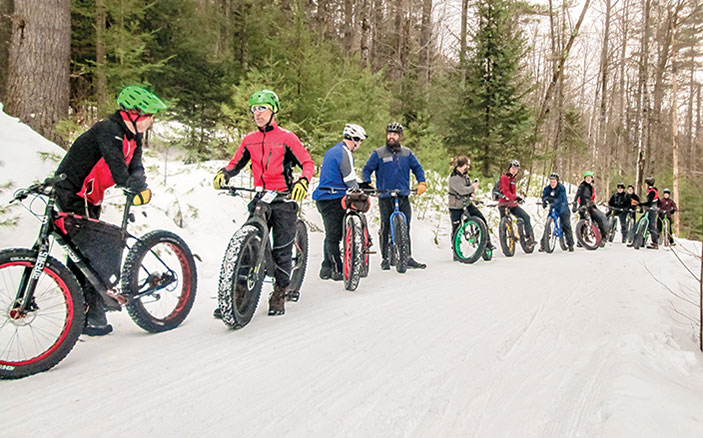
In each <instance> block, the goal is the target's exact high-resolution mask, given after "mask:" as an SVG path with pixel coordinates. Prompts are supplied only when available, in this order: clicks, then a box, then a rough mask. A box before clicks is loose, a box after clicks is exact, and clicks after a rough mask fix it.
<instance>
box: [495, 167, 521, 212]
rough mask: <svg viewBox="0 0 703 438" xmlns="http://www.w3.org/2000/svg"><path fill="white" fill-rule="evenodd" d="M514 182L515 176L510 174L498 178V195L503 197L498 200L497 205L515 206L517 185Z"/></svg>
mask: <svg viewBox="0 0 703 438" xmlns="http://www.w3.org/2000/svg"><path fill="white" fill-rule="evenodd" d="M515 181H516V178H515V176H514V175H511V174H510V172H508V173H505V174H504V175H503V176H501V177H500V182H499V190H500V193H502V194H503V197H502V198H500V199H499V200H498V204H500V205H504V204H508V203H510V204H515V200H516V199H517V186H516V185H517V184H516V182H515Z"/></svg>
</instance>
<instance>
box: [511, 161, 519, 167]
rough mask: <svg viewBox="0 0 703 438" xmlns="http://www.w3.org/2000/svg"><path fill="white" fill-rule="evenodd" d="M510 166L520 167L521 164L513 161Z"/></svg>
mask: <svg viewBox="0 0 703 438" xmlns="http://www.w3.org/2000/svg"><path fill="white" fill-rule="evenodd" d="M510 166H512V167H518V168H519V167H520V162H519V161H518V160H513V161H511V162H510Z"/></svg>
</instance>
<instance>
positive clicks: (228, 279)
mask: <svg viewBox="0 0 703 438" xmlns="http://www.w3.org/2000/svg"><path fill="white" fill-rule="evenodd" d="M261 234H262V233H261V230H260V229H259V228H258V227H256V226H254V225H244V226H243V227H242V228H240V229H239V231H237V232H236V233H234V236H232V239H230V241H229V245H227V250H226V251H225V257H224V260H222V268H221V269H220V281H219V284H218V288H217V304H218V306H219V308H220V312H222V321H223V322H224V323H225V324H226V325H227V326H228V327H230V328H232V329H235V330H236V329H240V328H242V327H244V326H245V325H247V324H248V323H249V321H251V318H252V317H253V316H254V312H255V311H256V307H257V306H258V305H259V297H260V296H261V287H262V286H263V284H264V272H263V271H264V269H263V266H262V263H263V258H262V257H260V252H261V251H262V250H263V248H262V243H263V239H262V237H261Z"/></svg>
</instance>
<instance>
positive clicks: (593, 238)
mask: <svg viewBox="0 0 703 438" xmlns="http://www.w3.org/2000/svg"><path fill="white" fill-rule="evenodd" d="M578 211H579V212H580V213H581V214H582V215H583V219H579V221H578V222H576V227H575V229H574V234H575V235H576V239H577V240H578V242H579V243H580V244H581V246H583V247H584V248H586V249H587V250H589V251H595V250H596V249H598V247H600V245H601V241H602V240H603V235H602V234H601V232H600V229H599V228H598V224H597V223H596V222H595V221H594V220H593V218H592V217H591V213H590V211H589V209H588V208H587V207H586V206H585V205H584V206H581V207H579V209H578Z"/></svg>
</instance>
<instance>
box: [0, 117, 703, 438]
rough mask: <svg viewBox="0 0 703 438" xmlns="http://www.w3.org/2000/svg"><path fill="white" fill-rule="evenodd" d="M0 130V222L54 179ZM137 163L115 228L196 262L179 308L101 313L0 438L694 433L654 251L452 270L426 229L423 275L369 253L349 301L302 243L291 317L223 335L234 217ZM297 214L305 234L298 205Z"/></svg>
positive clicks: (0, 412) (14, 126)
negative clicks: (189, 302) (156, 328)
mask: <svg viewBox="0 0 703 438" xmlns="http://www.w3.org/2000/svg"><path fill="white" fill-rule="evenodd" d="M0 131H1V132H2V133H3V134H2V139H0V157H1V159H2V161H3V163H2V166H1V167H0V186H5V185H6V184H7V183H8V182H10V181H11V182H12V188H8V189H6V190H4V191H3V192H1V193H0V204H2V205H6V202H7V199H8V198H9V196H10V195H11V193H12V191H13V190H14V189H16V188H17V187H22V186H25V185H27V184H29V183H31V182H32V181H34V180H35V179H39V178H41V177H43V176H45V175H48V174H49V173H50V172H51V171H52V170H53V169H54V168H55V167H56V162H55V161H51V159H48V160H46V161H42V158H41V156H43V157H46V156H47V154H41V156H40V152H44V153H46V152H49V153H51V154H57V156H60V154H61V150H60V149H59V148H57V147H56V146H54V145H52V144H51V143H49V142H47V141H46V140H43V139H41V137H39V136H38V135H37V134H35V133H33V132H32V131H31V130H30V129H29V128H27V127H26V126H24V125H22V124H19V123H18V122H17V121H16V120H15V119H12V118H10V117H8V116H6V115H5V114H3V113H0ZM146 165H147V167H148V169H147V170H148V174H149V178H150V179H149V183H150V185H151V187H152V188H153V190H154V192H155V197H154V200H153V202H152V204H150V205H149V206H147V207H145V208H144V209H143V211H145V212H146V213H147V216H146V217H144V216H143V215H142V214H137V219H138V220H137V223H136V224H135V225H133V226H132V228H131V229H132V230H133V231H135V230H136V231H137V234H141V233H143V232H146V231H147V230H151V229H156V228H166V229H170V230H172V231H176V232H177V233H178V234H180V235H181V236H182V237H183V238H184V239H185V240H186V242H188V244H189V245H190V247H191V249H192V250H193V252H194V253H196V254H198V255H199V256H200V258H201V259H202V262H199V263H198V276H199V283H198V297H197V300H196V302H195V306H194V307H193V311H192V312H191V314H190V316H189V317H188V319H186V321H185V322H184V324H183V325H182V326H180V327H179V328H177V329H176V330H173V331H171V332H167V333H162V334H156V335H154V334H148V333H146V332H144V331H142V330H141V329H139V328H138V327H137V326H136V325H134V324H133V323H132V322H131V320H130V319H129V317H128V315H127V314H126V312H122V313H111V314H109V319H110V321H111V322H112V324H113V325H114V326H115V331H114V333H113V334H111V335H109V336H107V337H104V338H87V337H81V342H79V343H78V344H77V345H76V347H75V348H74V350H73V351H72V352H71V353H70V354H69V355H68V357H67V358H66V359H65V360H64V361H63V362H61V363H60V364H59V365H58V366H56V367H55V368H54V369H52V370H50V371H49V372H46V373H42V374H39V375H35V376H32V377H29V378H25V379H22V380H18V381H0V424H2V430H3V432H2V433H1V434H0V435H1V436H8V437H9V436H24V435H30V436H36V437H44V436H47V437H48V436H51V437H53V436H62V437H63V436H72V437H73V436H77V437H83V436H85V437H88V436H90V437H95V436H101V437H102V436H107V437H112V436H115V437H117V436H120V437H121V436H204V435H208V436H243V437H268V436H271V437H273V436H293V437H310V436H315V437H318V436H319V437H328V436H354V437H359V436H373V437H386V436H393V437H394V436H423V437H425V436H426V437H443V436H452V437H453V436H457V437H468V436H471V437H521V438H522V437H556V438H561V437H700V436H703V355H701V353H700V352H699V351H698V349H697V347H698V345H697V342H698V341H697V338H696V333H697V327H696V326H695V324H694V323H693V322H692V321H691V319H693V318H697V312H698V311H697V308H696V307H695V305H694V304H695V303H696V302H697V296H696V292H695V290H694V288H695V287H696V285H695V283H694V282H693V280H692V279H691V278H690V276H689V274H687V273H686V272H685V271H684V270H683V268H682V267H681V265H680V264H679V262H678V261H677V260H676V259H675V258H674V256H673V255H672V254H671V252H670V251H668V250H663V249H662V250H659V251H651V250H641V251H638V252H637V251H634V250H632V249H629V248H625V247H624V246H623V245H620V244H609V245H608V247H607V248H605V249H600V250H597V251H593V252H587V251H584V250H577V251H576V252H575V253H573V254H569V253H563V252H561V251H560V250H559V249H557V250H556V252H555V253H554V254H551V255H548V254H541V253H536V254H533V255H525V254H523V253H522V252H520V250H518V253H517V255H516V256H515V257H513V258H512V259H506V258H504V257H503V256H502V255H500V254H497V255H496V257H495V259H494V260H493V261H492V262H490V263H485V262H483V261H479V262H477V263H476V264H474V265H470V266H464V265H459V264H457V263H453V262H452V261H451V260H452V259H451V254H450V252H449V250H448V239H447V237H446V228H447V227H448V224H447V223H446V222H447V221H444V222H443V223H442V226H441V230H440V231H441V232H440V233H439V239H438V242H437V243H435V241H434V240H435V239H434V236H435V234H436V221H435V220H434V219H432V217H433V216H432V215H427V216H426V219H425V220H423V221H421V220H418V221H414V222H413V230H412V235H413V249H414V254H415V256H416V258H417V259H418V260H420V261H423V262H426V263H427V264H428V265H429V266H428V268H427V269H426V270H424V271H409V272H408V273H406V274H404V275H400V274H397V273H396V272H394V271H390V272H383V271H381V270H380V268H379V261H380V260H379V258H378V256H377V255H376V256H373V257H372V266H371V272H370V274H369V276H368V278H365V279H362V282H361V285H360V286H359V289H358V290H357V291H356V292H347V291H345V290H344V289H343V286H342V284H341V283H335V282H331V281H321V280H319V279H318V278H317V271H318V269H319V264H320V261H321V254H320V250H321V248H322V239H323V234H322V233H321V232H319V231H315V232H311V233H310V241H311V243H310V248H311V254H310V260H309V268H308V275H307V279H306V281H305V284H304V287H303V291H302V297H301V300H300V302H298V303H288V304H287V309H286V310H287V311H286V315H285V316H283V317H276V318H272V317H268V316H266V313H265V312H266V307H267V306H266V305H265V304H263V303H262V305H261V306H260V307H259V310H258V312H257V314H256V315H255V317H254V319H253V320H252V322H251V323H250V324H249V325H248V326H247V327H245V328H244V329H243V330H240V331H231V330H228V329H227V328H226V327H225V326H224V325H223V324H222V323H221V322H219V321H216V320H214V319H212V317H211V312H212V310H213V309H214V307H215V306H216V286H217V284H216V283H217V275H218V271H219V267H220V262H221V257H222V255H223V253H224V249H225V247H226V245H227V242H228V240H229V237H230V236H231V234H232V233H233V232H234V231H235V230H236V229H237V228H238V227H239V226H240V225H241V223H242V222H243V220H244V218H245V212H244V205H245V200H243V199H234V198H229V197H226V196H220V195H218V194H217V193H215V191H214V190H212V188H211V185H210V184H211V178H212V175H213V174H214V171H215V170H216V169H217V168H219V167H220V166H221V165H222V163H221V162H208V163H204V164H199V165H184V164H182V163H168V165H167V167H166V169H167V171H166V173H167V176H166V178H165V182H164V162H163V160H162V159H160V158H156V157H152V158H148V159H147V161H146ZM242 183H246V180H243V181H242ZM109 198H110V199H109V202H108V204H109V206H110V207H109V209H108V211H107V213H106V215H105V218H107V219H108V220H113V221H117V220H118V219H119V217H120V215H119V204H120V202H121V199H122V198H121V195H120V192H119V191H113V192H112V194H111V195H110V196H109ZM531 213H535V214H536V212H531ZM12 214H13V215H17V216H19V217H21V218H22V219H21V221H20V223H19V225H18V226H17V227H14V228H8V227H0V242H1V245H0V246H2V247H8V246H27V245H30V244H31V243H32V242H33V239H34V237H35V233H36V231H37V229H38V222H37V221H36V220H35V219H34V218H32V217H31V216H30V215H29V213H27V212H25V211H23V210H21V209H14V210H13V211H12ZM304 216H305V218H306V219H307V220H308V221H310V223H311V224H312V225H317V226H318V227H321V219H320V217H319V215H318V214H317V212H316V210H315V209H314V207H313V205H312V204H310V203H309V204H306V208H305V211H304ZM533 217H534V215H533ZM174 218H177V219H178V220H179V222H181V224H182V225H183V226H184V228H179V227H177V226H176V224H175V223H174ZM233 218H234V219H235V220H236V223H233V222H232V219H233ZM372 228H373V231H375V230H376V229H377V225H376V224H373V225H372ZM538 232H541V230H538ZM682 246H685V247H687V248H690V249H691V251H693V252H694V253H696V254H700V244H697V243H694V242H685V241H681V242H680V244H679V246H678V247H677V248H681V247H682ZM682 257H683V260H684V261H685V262H687V263H688V264H689V265H690V266H694V265H695V263H696V262H695V260H694V257H693V256H692V255H688V254H686V253H685V252H683V251H682ZM647 269H648V270H649V271H651V273H652V275H653V276H655V277H657V278H659V279H660V280H662V281H664V282H665V283H666V284H667V285H669V286H670V287H671V288H672V289H673V290H674V291H676V292H679V293H680V294H682V295H683V296H687V297H689V299H690V300H691V301H692V302H687V301H686V300H682V299H681V298H678V297H676V296H674V295H673V294H671V293H670V292H668V291H667V290H666V289H664V288H663V287H662V286H660V285H659V284H657V283H656V282H655V281H654V280H653V278H652V275H650V274H649V273H648V272H647ZM270 289H271V286H270V285H265V291H269V290H270Z"/></svg>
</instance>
